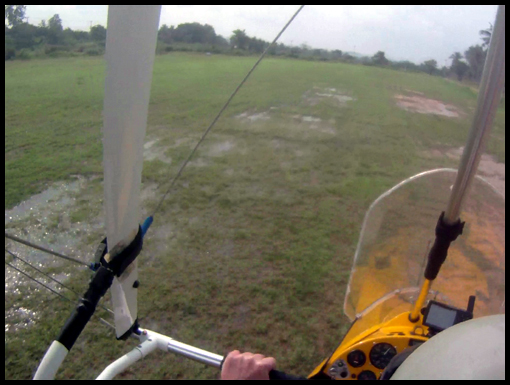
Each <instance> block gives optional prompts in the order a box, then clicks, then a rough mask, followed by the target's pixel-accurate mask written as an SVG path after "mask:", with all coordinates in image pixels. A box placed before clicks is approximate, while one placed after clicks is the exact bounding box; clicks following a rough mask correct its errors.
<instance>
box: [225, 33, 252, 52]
mask: <svg viewBox="0 0 510 385" xmlns="http://www.w3.org/2000/svg"><path fill="white" fill-rule="evenodd" d="M249 40H250V38H249V37H248V35H247V34H246V32H245V30H244V29H243V30H242V31H241V30H240V29H236V30H235V31H233V32H232V36H231V37H230V44H231V45H232V46H233V47H234V48H238V49H247V48H248V42H249Z"/></svg>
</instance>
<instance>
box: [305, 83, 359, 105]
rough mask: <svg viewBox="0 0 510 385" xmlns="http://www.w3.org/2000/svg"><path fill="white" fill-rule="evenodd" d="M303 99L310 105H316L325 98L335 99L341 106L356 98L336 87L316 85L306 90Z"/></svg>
mask: <svg viewBox="0 0 510 385" xmlns="http://www.w3.org/2000/svg"><path fill="white" fill-rule="evenodd" d="M303 99H304V100H305V103H306V104H307V105H310V106H315V105H317V104H319V103H320V102H321V101H323V100H328V99H329V100H334V101H336V102H337V105H338V106H339V107H345V106H346V105H347V102H350V101H353V100H356V99H355V98H353V97H352V96H349V95H346V94H345V93H342V92H340V91H338V90H337V89H336V88H325V89H320V88H318V87H314V88H313V89H311V90H309V91H307V92H305V93H304V94H303Z"/></svg>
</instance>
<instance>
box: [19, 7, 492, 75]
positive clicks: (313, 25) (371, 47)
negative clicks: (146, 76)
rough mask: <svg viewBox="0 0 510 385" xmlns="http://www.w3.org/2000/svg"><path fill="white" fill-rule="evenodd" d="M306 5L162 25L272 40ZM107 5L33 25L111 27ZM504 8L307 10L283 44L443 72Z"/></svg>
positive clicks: (165, 19) (221, 10)
mask: <svg viewBox="0 0 510 385" xmlns="http://www.w3.org/2000/svg"><path fill="white" fill-rule="evenodd" d="M298 7H299V6H298V5H163V8H162V13H161V22H160V25H162V24H167V25H175V26H176V25H178V24H180V23H186V22H194V21H196V22H199V23H202V24H204V23H207V24H210V25H212V26H213V27H214V29H215V30H216V33H217V34H220V35H222V36H224V37H226V38H228V37H229V36H230V35H231V32H232V31H233V30H234V29H237V28H239V29H245V30H246V33H247V34H248V35H249V36H256V37H258V38H261V39H264V40H267V41H271V40H273V39H274V37H275V36H276V34H277V33H278V32H279V31H280V29H281V28H282V27H283V25H284V24H285V23H286V22H287V21H288V19H289V18H290V17H291V16H292V14H294V12H295V11H296V10H297V9H298ZM107 8H108V7H107V6H106V5H28V6H27V14H26V15H27V16H28V18H29V23H31V24H39V23H40V22H41V20H43V19H45V20H47V19H49V18H50V17H51V16H53V15H54V14H56V13H58V14H59V15H60V18H61V19H62V21H63V24H64V27H70V28H72V29H81V30H88V29H89V28H90V25H95V24H102V25H104V26H106V20H107ZM496 10H497V6H496V5H400V6H398V5H370V6H364V5H307V6H305V8H304V9H303V11H302V12H301V14H300V15H299V16H298V17H297V18H296V19H295V20H294V22H293V24H292V25H291V26H290V27H289V28H288V29H287V31H286V32H285V33H284V34H283V36H282V37H281V38H280V41H281V42H283V43H285V44H292V45H301V44H307V45H309V46H312V47H314V48H326V49H340V50H342V51H351V52H352V51H354V52H357V53H360V54H365V55H370V56H371V55H373V54H374V53H375V52H377V51H379V50H381V51H385V52H386V56H387V57H388V58H390V59H392V60H410V61H414V62H417V63H420V62H422V61H424V60H428V59H436V60H437V61H438V63H439V65H440V66H442V65H444V64H445V63H446V60H447V59H448V57H449V56H450V55H451V54H452V53H453V52H455V51H460V52H462V53H463V52H464V51H465V50H466V49H467V48H468V47H469V46H470V45H473V44H479V43H480V42H481V40H480V38H479V35H478V31H479V30H480V29H485V28H488V27H489V23H493V22H494V19H495V16H496Z"/></svg>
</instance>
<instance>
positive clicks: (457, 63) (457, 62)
mask: <svg viewBox="0 0 510 385" xmlns="http://www.w3.org/2000/svg"><path fill="white" fill-rule="evenodd" d="M450 59H452V65H451V67H450V70H451V72H452V73H454V74H455V75H457V79H458V80H459V82H461V81H462V79H464V76H465V75H466V73H467V72H468V71H469V66H468V65H467V64H466V63H464V62H463V61H462V54H461V53H460V52H455V53H453V54H452V55H451V56H450Z"/></svg>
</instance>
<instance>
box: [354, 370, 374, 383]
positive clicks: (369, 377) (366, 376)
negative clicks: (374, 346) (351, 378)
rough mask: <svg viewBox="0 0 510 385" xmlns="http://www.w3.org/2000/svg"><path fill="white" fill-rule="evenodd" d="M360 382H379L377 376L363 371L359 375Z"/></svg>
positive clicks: (368, 371) (369, 371)
mask: <svg viewBox="0 0 510 385" xmlns="http://www.w3.org/2000/svg"><path fill="white" fill-rule="evenodd" d="M358 380H361V381H363V380H377V376H376V375H375V373H374V372H372V371H371V370H363V371H362V372H361V373H360V374H358Z"/></svg>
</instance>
